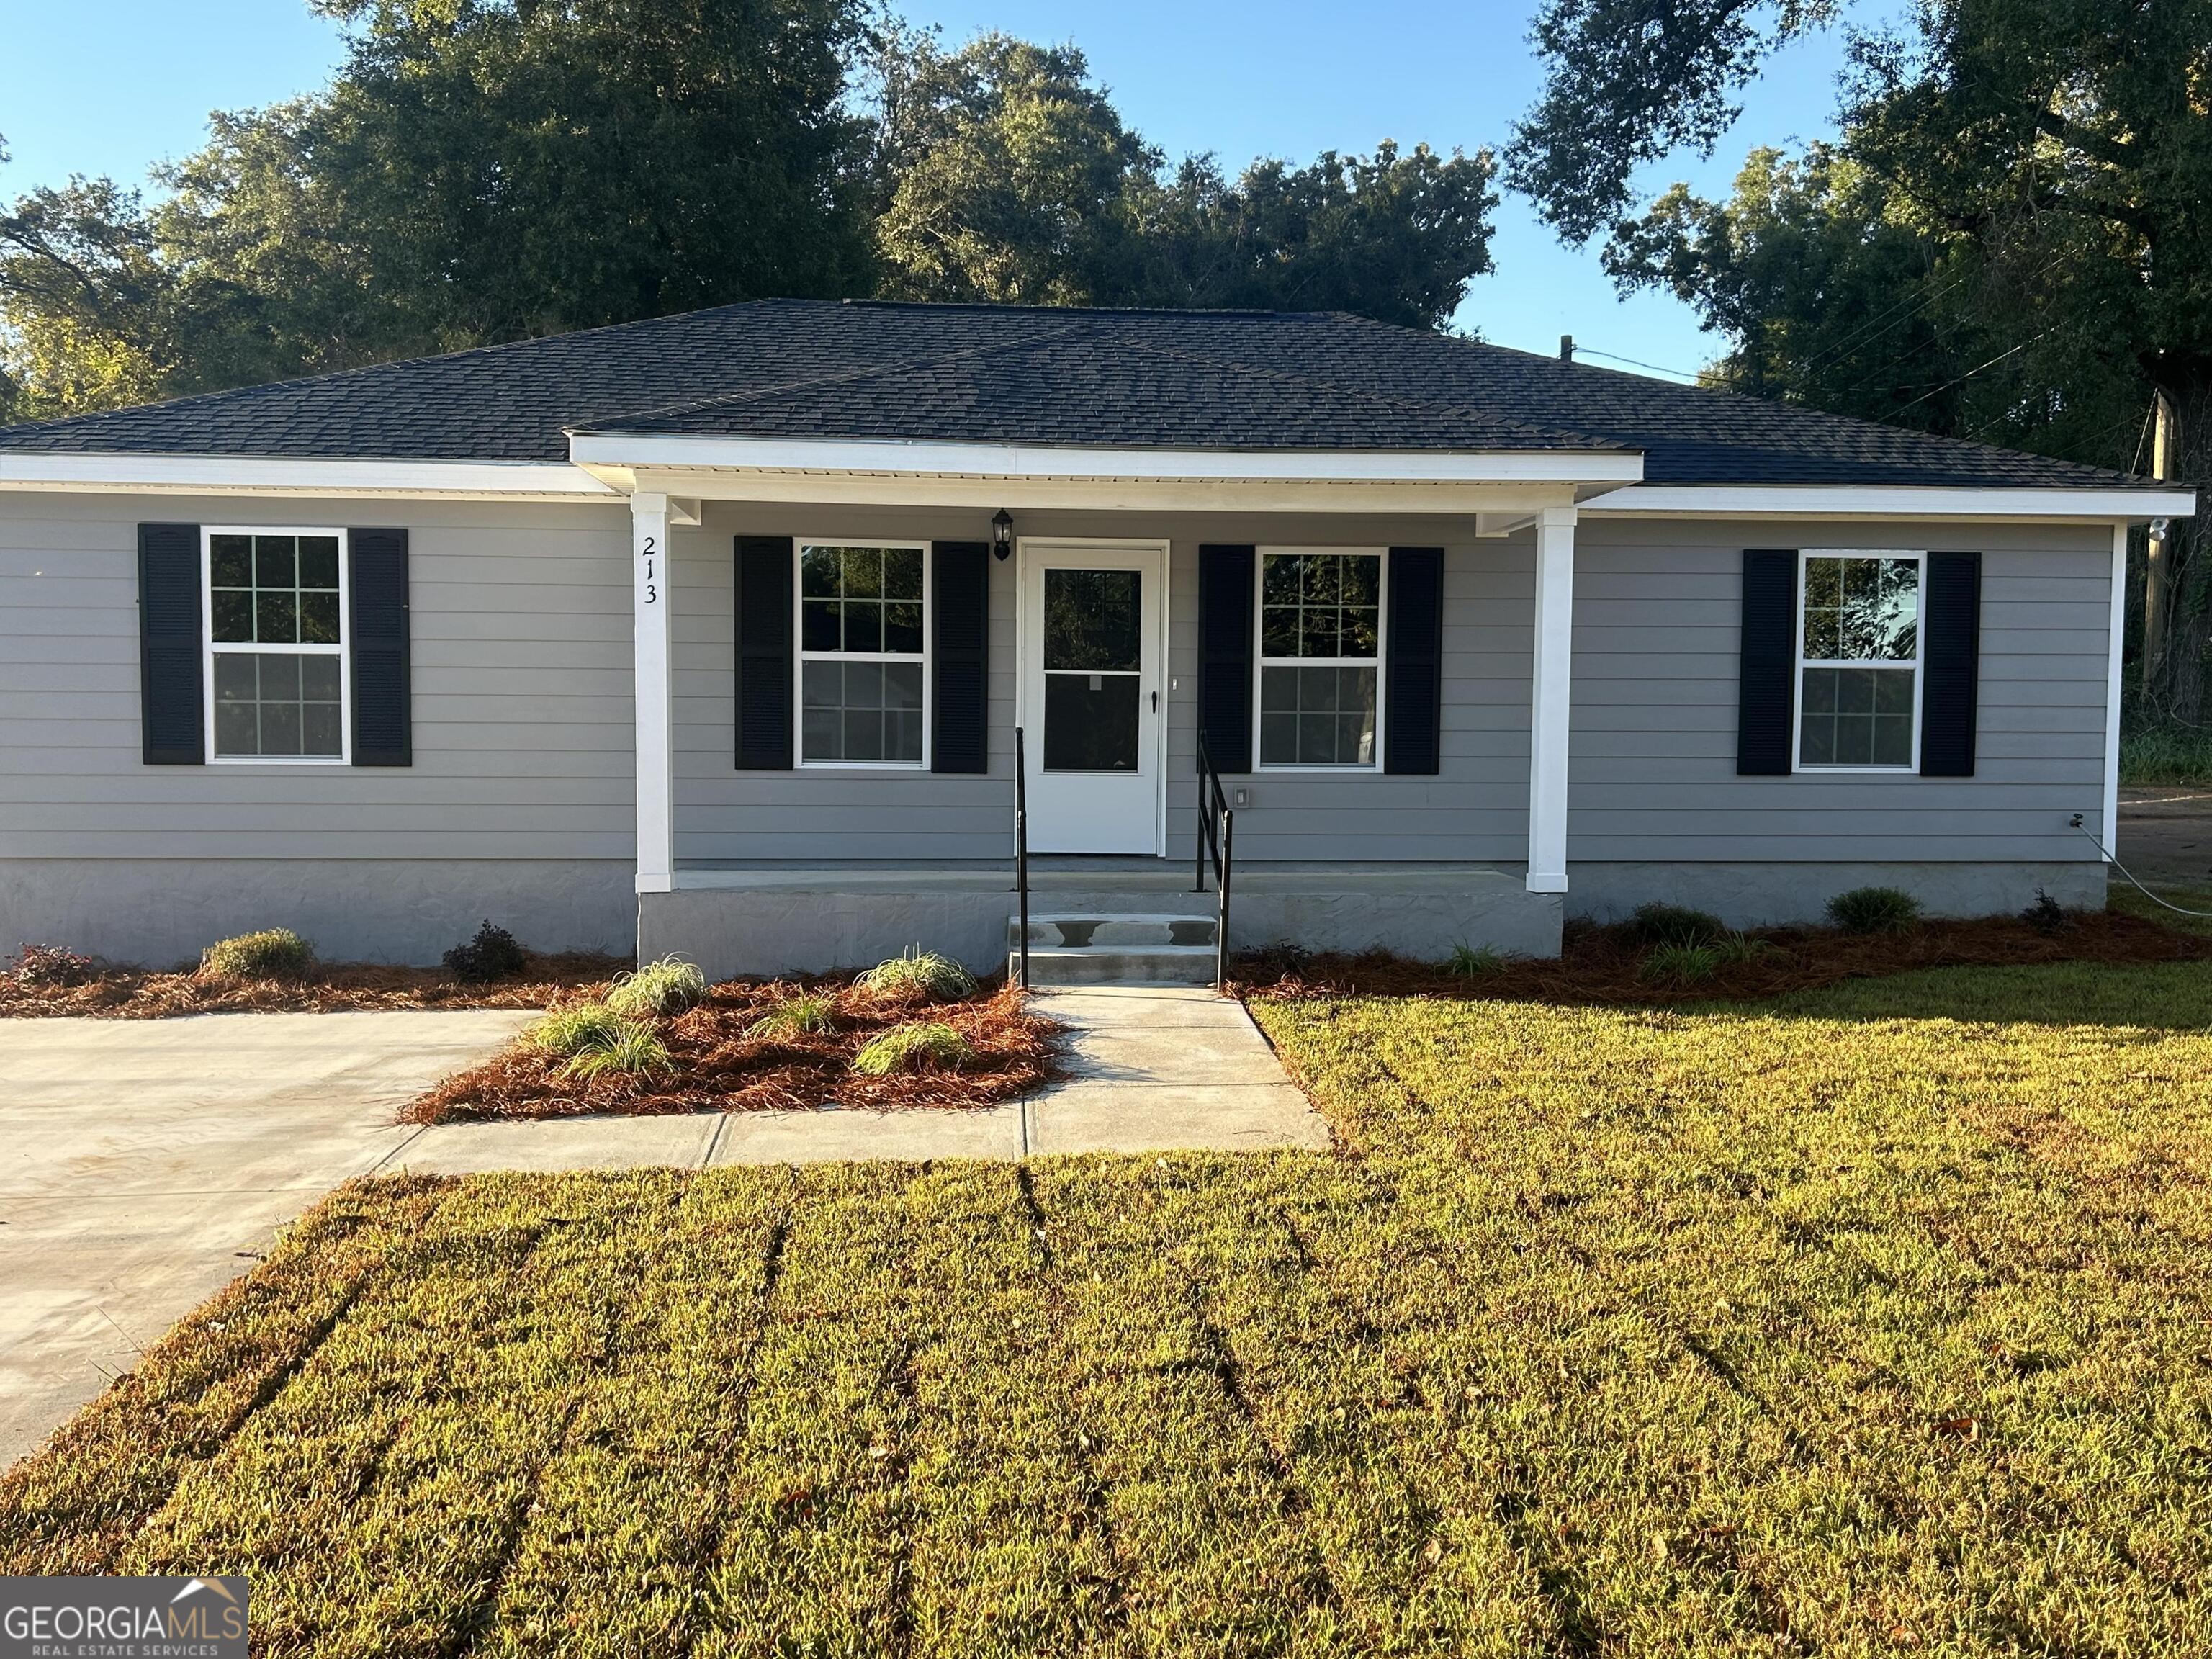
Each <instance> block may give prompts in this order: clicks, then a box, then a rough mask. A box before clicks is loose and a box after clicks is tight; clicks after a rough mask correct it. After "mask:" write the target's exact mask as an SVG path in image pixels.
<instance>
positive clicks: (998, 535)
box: [991, 507, 1014, 560]
mask: <svg viewBox="0 0 2212 1659" xmlns="http://www.w3.org/2000/svg"><path fill="white" fill-rule="evenodd" d="M1013 551H1014V515H1013V514H1012V513H1009V512H1007V511H1006V508H1005V507H1000V509H999V510H998V511H997V512H996V513H993V514H992V515H991V553H992V556H994V558H998V559H1002V560H1003V559H1006V558H1010V557H1012V555H1013Z"/></svg>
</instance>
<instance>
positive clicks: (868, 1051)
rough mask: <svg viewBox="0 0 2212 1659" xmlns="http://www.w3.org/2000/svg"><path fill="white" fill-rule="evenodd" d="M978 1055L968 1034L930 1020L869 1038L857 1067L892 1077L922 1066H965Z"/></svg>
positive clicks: (863, 1073)
mask: <svg viewBox="0 0 2212 1659" xmlns="http://www.w3.org/2000/svg"><path fill="white" fill-rule="evenodd" d="M974 1058H975V1050H974V1049H973V1048H969V1046H968V1039H967V1038H966V1037H963V1036H961V1035H960V1033H959V1032H957V1031H956V1030H953V1029H952V1028H951V1026H950V1025H947V1024H944V1023H943V1022H942V1021H939V1020H930V1021H927V1022H926V1023H924V1024H919V1025H900V1026H896V1027H894V1028H893V1029H892V1030H888V1031H885V1032H884V1034H883V1035H882V1036H875V1037H871V1038H869V1039H868V1041H867V1042H865V1043H863V1044H862V1045H861V1047H860V1053H858V1054H854V1056H853V1069H854V1071H856V1072H858V1073H860V1075H861V1076H862V1077H889V1076H890V1075H891V1073H894V1072H910V1071H913V1070H914V1069H915V1067H916V1066H925V1065H927V1066H963V1065H965V1064H966V1063H967V1062H968V1061H969V1060H973V1059H974Z"/></svg>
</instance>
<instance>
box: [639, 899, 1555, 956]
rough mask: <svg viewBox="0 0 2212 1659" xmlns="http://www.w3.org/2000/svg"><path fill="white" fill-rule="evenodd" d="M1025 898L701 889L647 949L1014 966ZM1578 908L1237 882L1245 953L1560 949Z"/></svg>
mask: <svg viewBox="0 0 2212 1659" xmlns="http://www.w3.org/2000/svg"><path fill="white" fill-rule="evenodd" d="M1015 902H1016V901H1015V897H1014V895H1013V894H1012V893H1011V892H1009V891H1006V890H1004V889H990V890H973V889H970V890H937V891H928V890H924V891H897V890H884V889H876V890H867V891H849V890H848V891H836V890H817V889H802V888H794V887H787V886H776V887H754V888H703V889H702V888H689V889H684V890H680V891H678V892H673V893H647V894H643V895H641V896H640V897H639V900H638V956H639V958H640V959H641V960H648V959H650V958H652V957H660V956H666V955H671V954H672V955H677V956H681V957H685V958H687V959H688V960H690V961H692V962H696V963H698V964H699V966H700V967H701V969H703V970H704V971H705V972H706V974H707V975H708V977H710V978H723V977H726V976H728V975H736V974H775V973H794V972H795V973H828V972H830V971H832V970H834V969H845V968H863V967H867V966H870V965H872V964H873V963H878V962H880V961H882V960H883V959H884V957H894V956H896V955H897V954H898V953H899V952H900V951H904V950H906V949H908V947H909V946H913V945H921V946H922V947H923V948H925V949H927V950H932V951H941V952H943V953H944V954H945V955H946V956H949V957H956V958H957V959H958V960H959V961H960V962H962V963H965V964H966V965H967V966H968V967H969V968H970V969H974V970H975V971H976V972H978V973H987V972H994V971H995V970H997V969H1000V968H1002V967H1004V966H1005V965H1006V936H1007V927H1006V922H1007V919H1008V918H1009V917H1010V916H1012V915H1013V914H1014V908H1015ZM1213 903H1214V901H1213V897H1212V895H1211V894H1206V895H1199V894H1192V893H1182V894H1163V893H1159V892H1157V891H1147V892H1142V893H1134V892H1127V891H1121V892H1095V893H1094V892H1081V891H1068V890H1045V891H1039V892H1032V893H1031V894H1030V915H1031V916H1032V917H1035V918H1040V919H1042V918H1045V917H1050V916H1066V915H1102V914H1103V915H1111V914H1115V913H1122V914H1127V913H1132V912H1143V913H1146V914H1150V915H1162V914H1165V915H1185V914H1188V915H1212V913H1213ZM1564 915H1565V911H1564V909H1563V908H1562V906H1561V904H1560V902H1559V895H1558V894H1556V893H1531V892H1528V891H1527V890H1524V889H1523V888H1522V885H1521V878H1520V877H1519V876H1518V875H1517V874H1514V875H1510V876H1508V875H1504V874H1503V873H1501V874H1500V875H1499V876H1498V877H1497V878H1492V879H1484V880H1478V881H1474V882H1468V881H1466V880H1464V879H1462V880H1459V881H1455V882H1453V883H1451V884H1439V885H1437V886H1433V887H1427V888H1424V887H1421V886H1419V885H1418V884H1415V883H1412V882H1407V881H1406V880H1405V879H1404V878H1395V879H1392V880H1390V881H1388V882H1386V883H1384V884H1381V885H1379V886H1378V887H1376V888H1373V889H1367V890H1358V891H1341V890H1340V891H1330V890H1319V889H1316V888H1312V887H1307V886H1300V887H1296V888H1287V889H1283V890H1267V889H1264V888H1261V889H1255V890H1251V891H1241V890H1240V891H1237V892H1235V893H1234V894H1233V896H1232V902H1231V906H1230V918H1229V939H1230V944H1231V948H1233V949H1236V950H1240V951H1243V950H1255V949H1258V948H1261V947H1262V946H1266V945H1276V944H1279V943H1282V942H1285V941H1289V942H1291V943H1293V944H1296V945H1301V946H1303V947H1304V948H1305V949H1307V950H1310V951H1370V950H1387V951H1396V952H1398V953H1399V954H1401V955H1403V956H1408V957H1420V958H1423V959H1425V960H1429V961H1441V960H1442V959H1443V958H1444V957H1448V956H1449V955H1450V954H1451V951H1452V948H1453V947H1454V946H1455V945H1461V944H1466V945H1473V946H1475V947H1477V948H1480V947H1482V946H1485V945H1487V946H1489V947H1490V948H1491V949H1492V950H1497V951H1512V952H1516V953H1519V954H1522V955H1526V956H1557V955H1558V954H1559V930H1560V927H1561V923H1562V920H1563V917H1564Z"/></svg>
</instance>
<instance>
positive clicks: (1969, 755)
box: [1920, 553, 1982, 778]
mask: <svg viewBox="0 0 2212 1659" xmlns="http://www.w3.org/2000/svg"><path fill="white" fill-rule="evenodd" d="M1920 627H1921V641H1920V651H1921V655H1920V663H1921V669H1920V671H1921V673H1922V674H1923V676H1924V677H1925V678H1924V683H1923V684H1922V686H1921V688H1920V772H1921V775H1922V776H1923V777H1930V778H1971V777H1972V776H1973V775H1974V716H1975V708H1976V690H1977V686H1976V682H1977V681H1978V679H1979V678H1980V675H1981V638H1982V556H1981V555H1980V554H1978V553H1930V554H1929V556H1928V581H1927V604H1926V608H1925V611H1924V612H1923V615H1922V617H1921V622H1920Z"/></svg>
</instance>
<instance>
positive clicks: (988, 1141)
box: [379, 985, 1329, 1175]
mask: <svg viewBox="0 0 2212 1659" xmlns="http://www.w3.org/2000/svg"><path fill="white" fill-rule="evenodd" d="M1036 1006H1037V1010H1038V1012H1041V1013H1042V1014H1044V1015H1046V1016H1047V1017H1048V1018H1052V1019H1055V1020H1058V1021H1059V1022H1060V1024H1063V1025H1066V1026H1067V1027H1068V1028H1069V1029H1070V1030H1071V1032H1072V1033H1073V1035H1072V1036H1071V1039H1070V1042H1069V1050H1070V1053H1069V1060H1070V1062H1071V1066H1070V1069H1071V1070H1072V1071H1073V1073H1074V1076H1073V1078H1071V1079H1069V1080H1068V1081H1067V1082H1065V1083H1062V1084H1060V1085H1056V1086H1055V1087H1054V1088H1052V1089H1050V1090H1048V1091H1046V1092H1045V1093H1044V1094H1042V1095H1040V1096H1039V1097H1036V1099H1034V1100H1023V1101H1011V1102H1009V1103H1006V1105H1003V1106H994V1107H990V1108H987V1109H982V1110H979V1111H973V1112H929V1111H914V1112H866V1111H851V1112H847V1111H811V1112H726V1113H725V1112H699V1113H693V1114H690V1115H685V1116H683V1117H588V1118H570V1119H567V1120H564V1121H556V1122H549V1123H527V1122H525V1123H442V1124H437V1125H435V1126H433V1127H428V1128H424V1129H420V1130H417V1131H416V1132H415V1133H414V1135H413V1137H412V1138H411V1139H408V1140H407V1141H406V1142H405V1143H404V1144H403V1145H400V1146H395V1147H394V1148H393V1149H392V1152H391V1153H390V1154H389V1155H388V1156H387V1157H386V1158H385V1159H384V1161H383V1163H382V1164H380V1166H379V1167H380V1169H382V1170H412V1171H415V1172H416V1173H418V1174H435V1175H473V1174H477V1173H481V1172H483V1171H486V1170H620V1169H638V1168H642V1167H645V1166H647V1165H655V1164H677V1165H679V1166H682V1167H685V1168H691V1169H705V1168H711V1167H714V1166H716V1165H721V1164H826V1163H842V1162H846V1161H849V1160H855V1159H866V1158H912V1159H921V1158H1036V1157H1043V1156H1046V1155H1048V1154H1051V1153H1054V1152H1165V1151H1170V1150H1192V1149H1196V1150H1218V1151H1229V1152H1242V1151H1252V1150H1257V1149H1260V1148H1264V1147H1270V1146H1303V1147H1308V1148H1312V1149H1316V1150H1318V1149H1321V1148H1325V1147H1327V1146H1328V1144H1329V1139H1328V1126H1327V1125H1326V1124H1324V1123H1323V1122H1322V1120H1321V1118H1320V1116H1319V1115H1317V1114H1316V1112H1315V1111H1314V1109H1313V1108H1312V1107H1311V1106H1310V1105H1309V1104H1308V1103H1307V1102H1306V1097H1304V1095H1303V1094H1301V1093H1299V1092H1298V1090H1297V1087H1296V1085H1293V1084H1292V1083H1291V1080H1290V1079H1288V1078H1286V1077H1285V1076H1284V1074H1283V1068H1282V1066H1281V1064H1280V1062H1279V1061H1278V1060H1276V1058H1275V1055H1274V1052H1273V1050H1272V1049H1270V1048H1268V1047H1267V1042H1266V1041H1265V1039H1263V1038H1262V1037H1261V1036H1260V1033H1259V1030H1258V1029H1257V1028H1256V1027H1255V1026H1254V1025H1253V1024H1252V1017H1251V1016H1250V1015H1249V1014H1248V1013H1246V1012H1244V1008H1243V1005H1242V1004H1241V1003H1237V1002H1230V1001H1225V1000H1222V999H1221V998H1219V997H1217V996H1215V995H1214V994H1213V993H1212V991H1210V990H1206V989H1204V988H1201V987H1194V986H1183V985H1093V986H1071V987H1066V988H1065V989H1060V990H1052V991H1042V992H1039V993H1038V994H1037V997H1036Z"/></svg>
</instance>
